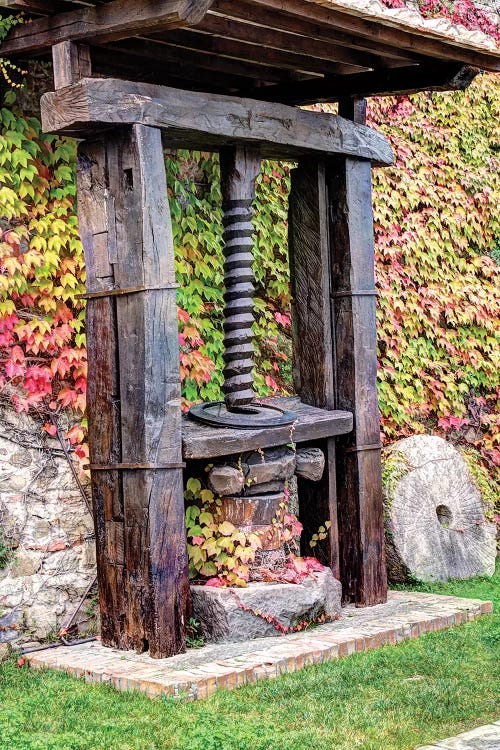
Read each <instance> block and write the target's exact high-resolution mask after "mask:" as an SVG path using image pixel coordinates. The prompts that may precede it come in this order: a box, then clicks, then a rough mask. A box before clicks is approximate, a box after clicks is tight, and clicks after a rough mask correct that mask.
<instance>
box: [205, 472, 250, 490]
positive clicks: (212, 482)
mask: <svg viewBox="0 0 500 750" xmlns="http://www.w3.org/2000/svg"><path fill="white" fill-rule="evenodd" d="M244 483H245V478H244V476H243V474H242V472H241V471H239V470H238V469H236V468H235V467H234V466H221V465H219V466H214V467H213V469H211V470H210V471H209V473H208V486H209V487H210V489H211V490H212V492H215V494H216V495H220V496H221V497H224V496H226V495H239V494H240V492H241V490H242V489H243V485H244Z"/></svg>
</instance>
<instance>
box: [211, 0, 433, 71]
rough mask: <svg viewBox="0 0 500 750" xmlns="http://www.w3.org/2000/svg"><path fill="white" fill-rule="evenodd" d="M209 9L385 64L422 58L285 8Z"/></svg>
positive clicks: (243, 1) (226, 4) (249, 2)
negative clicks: (301, 15)
mask: <svg viewBox="0 0 500 750" xmlns="http://www.w3.org/2000/svg"><path fill="white" fill-rule="evenodd" d="M287 5H288V3H287ZM212 10H213V11H217V12H221V13H224V16H225V17H226V18H225V20H226V21H227V20H228V19H239V20H244V21H248V22H251V23H253V24H258V26H259V27H261V26H264V27H268V28H270V29H280V30H281V31H287V32H289V33H291V34H294V35H300V36H303V37H306V38H310V39H314V40H317V41H322V42H325V43H327V44H336V45H341V46H344V47H346V48H348V49H349V50H351V51H354V50H360V51H361V52H366V53H368V54H371V55H374V56H377V57H382V58H385V59H386V61H390V60H407V61H408V62H411V60H417V61H421V60H422V55H418V54H416V53H415V52H408V51H402V50H398V49H397V48H396V47H391V46H389V45H388V44H383V43H382V42H379V41H377V40H375V39H374V38H371V39H364V38H363V37H359V36H356V35H355V34H352V33H350V32H345V31H342V30H340V29H335V28H334V27H332V26H331V25H327V24H325V23H324V22H316V21H314V20H312V21H309V20H308V19H306V18H304V17H299V16H296V15H289V14H288V13H287V12H286V6H283V11H279V10H276V9H275V8H272V7H268V8H264V7H262V6H259V5H257V4H255V3H254V2H253V0H237V2H235V0H215V2H214V3H213V5H212ZM212 16H213V14H211V15H210V16H207V21H208V20H209V19H210V18H211V17H212ZM259 33H260V32H259Z"/></svg>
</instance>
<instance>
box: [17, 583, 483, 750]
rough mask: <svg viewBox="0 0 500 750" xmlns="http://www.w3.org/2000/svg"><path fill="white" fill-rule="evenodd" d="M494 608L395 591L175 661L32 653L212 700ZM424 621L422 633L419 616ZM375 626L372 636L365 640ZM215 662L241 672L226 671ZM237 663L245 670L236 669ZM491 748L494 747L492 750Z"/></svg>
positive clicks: (90, 677) (41, 662) (60, 665)
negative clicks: (296, 626)
mask: <svg viewBox="0 0 500 750" xmlns="http://www.w3.org/2000/svg"><path fill="white" fill-rule="evenodd" d="M490 611H491V602H482V601H480V600H478V599H461V598H458V597H450V596H438V595H434V594H421V593H419V592H404V591H390V592H389V598H388V601H387V603H385V604H378V605H376V606H374V607H366V608H360V609H358V608H356V607H354V605H348V606H347V607H345V608H343V610H342V616H341V618H340V619H339V620H336V621H334V622H331V623H327V624H324V625H320V626H318V627H316V628H312V629H309V630H306V631H304V632H301V633H293V634H290V635H286V636H281V637H280V638H275V637H269V638H258V639H256V640H253V641H245V642H238V643H224V644H207V645H206V646H203V647H202V648H199V649H189V650H188V651H187V653H185V654H178V655H177V656H173V657H170V658H169V659H156V660H155V659H152V658H151V657H150V656H149V655H148V654H136V653H135V652H132V651H127V652H124V651H118V650H116V649H111V648H106V647H104V646H102V644H101V643H99V642H98V641H96V642H94V643H82V644H80V645H77V646H72V647H69V648H68V647H65V646H61V647H59V648H55V649H47V650H45V651H40V652H37V653H33V654H31V655H29V656H28V661H29V663H30V664H31V666H32V667H34V668H36V667H49V668H52V669H59V670H62V671H65V672H68V673H69V674H72V675H74V676H75V677H82V678H84V679H85V680H86V681H87V682H95V683H99V682H101V683H106V684H111V685H113V686H114V687H115V688H116V689H118V690H139V691H141V692H144V693H145V694H146V695H148V696H151V697H155V696H159V695H172V696H178V697H179V698H182V699H186V698H187V699H192V700H195V699H198V698H206V697H208V696H209V695H212V693H214V692H215V691H216V690H219V689H220V688H221V687H224V688H226V689H233V688H235V687H239V686H240V685H247V684H251V683H254V682H256V681H257V680H259V679H265V678H267V677H276V676H279V675H280V674H284V673H291V672H295V671H297V670H298V669H301V668H302V667H303V666H305V665H307V664H316V663H320V662H323V661H330V660H332V659H337V658H339V657H345V656H348V655H349V654H352V653H354V652H355V651H356V650H358V651H363V650H367V649H369V648H378V647H380V646H381V645H383V643H385V642H387V643H398V642H400V641H403V640H406V639H408V638H414V637H416V636H417V635H419V634H423V633H424V632H428V631H429V630H445V629H446V628H448V627H450V626H451V625H458V624H460V623H461V622H463V619H462V618H463V615H464V613H465V615H466V617H467V619H469V620H474V619H475V618H476V617H479V616H480V615H481V614H482V613H486V612H490ZM420 617H424V618H425V622H421V623H420V625H419V628H418V630H417V631H415V630H414V629H413V628H412V623H414V622H415V619H417V618H420ZM367 628H370V630H371V631H372V635H370V637H369V638H368V637H365V636H363V635H362V634H363V632H364V631H365V630H366V629H367ZM214 665H218V666H222V667H225V669H226V670H227V668H228V667H230V666H231V665H232V668H233V670H234V672H227V671H225V672H224V674H221V673H220V671H219V670H216V669H215V667H214ZM236 665H237V666H236ZM488 750H490V749H488Z"/></svg>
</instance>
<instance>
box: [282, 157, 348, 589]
mask: <svg viewBox="0 0 500 750" xmlns="http://www.w3.org/2000/svg"><path fill="white" fill-rule="evenodd" d="M289 251H290V275H291V283H292V326H293V361H294V385H295V390H296V392H297V393H298V394H299V395H300V398H301V401H302V402H303V403H306V404H310V405H311V406H318V407H320V408H322V409H334V408H335V394H334V380H333V343H332V321H331V306H330V272H329V266H330V264H329V245H328V214H327V194H326V184H325V164H324V160H323V159H319V160H318V159H307V160H305V159H304V160H301V161H299V164H298V167H297V168H296V169H294V170H292V182H291V192H290V212H289ZM314 445H316V446H317V447H319V448H321V449H322V450H323V452H324V453H325V458H326V466H325V471H324V474H323V477H322V479H321V481H320V482H311V481H309V480H307V479H304V478H301V477H299V479H298V487H299V503H300V507H299V516H300V520H301V523H302V524H303V526H304V532H303V534H302V553H303V554H305V555H311V554H313V553H314V554H315V555H316V557H317V558H318V559H319V560H320V562H322V563H323V564H324V565H328V566H329V567H331V569H332V571H333V574H334V575H335V577H336V578H340V565H339V550H338V527H337V489H336V469H335V439H334V438H328V439H326V440H322V441H318V442H317V443H314ZM328 520H330V521H331V527H330V529H329V532H328V536H327V538H326V539H324V540H323V541H321V542H318V545H317V546H316V547H315V548H314V550H312V549H311V548H310V546H309V541H310V539H311V537H312V535H313V534H316V533H317V531H318V528H319V527H320V526H322V525H323V524H324V523H325V521H328Z"/></svg>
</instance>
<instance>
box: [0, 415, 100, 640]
mask: <svg viewBox="0 0 500 750" xmlns="http://www.w3.org/2000/svg"><path fill="white" fill-rule="evenodd" d="M94 576H95V547H94V527H93V522H92V519H91V517H90V514H89V513H88V511H87V508H86V505H85V502H84V499H83V497H82V495H81V492H80V490H79V488H78V486H77V484H76V482H75V479H74V477H73V474H72V472H71V469H70V467H69V464H68V461H67V459H66V457H65V455H64V452H63V451H62V449H61V445H60V443H59V441H58V440H57V439H53V438H51V437H50V436H49V435H46V434H45V433H44V432H42V429H41V425H40V423H38V422H36V421H35V420H34V419H32V418H31V417H29V416H27V415H26V414H16V413H15V412H14V411H13V409H12V408H7V407H0V643H5V642H10V643H12V644H13V645H20V644H26V643H27V642H31V641H40V640H41V639H46V638H50V637H52V636H55V635H56V634H57V632H58V630H59V628H60V627H61V626H62V625H63V624H64V622H65V621H66V619H67V617H68V616H69V615H70V614H71V613H72V611H73V608H74V607H75V606H76V604H77V602H78V601H79V599H80V598H81V596H82V594H83V593H84V592H85V589H86V588H87V586H88V585H89V583H90V582H91V581H92V579H93V578H94Z"/></svg>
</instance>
